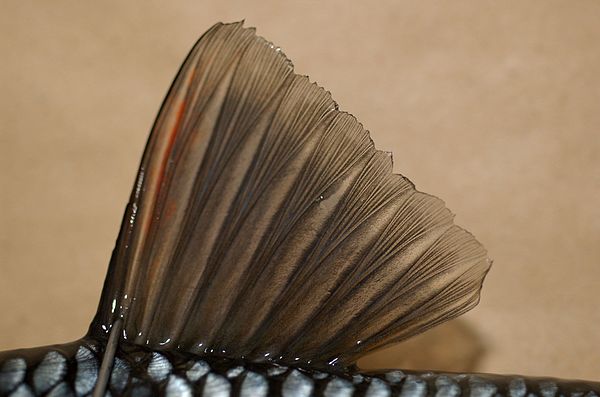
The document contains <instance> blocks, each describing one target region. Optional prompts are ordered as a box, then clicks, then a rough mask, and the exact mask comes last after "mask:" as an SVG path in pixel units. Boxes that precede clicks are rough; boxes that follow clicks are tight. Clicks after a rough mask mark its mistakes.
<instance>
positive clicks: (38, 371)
mask: <svg viewBox="0 0 600 397" xmlns="http://www.w3.org/2000/svg"><path fill="white" fill-rule="evenodd" d="M104 346H105V342H103V341H97V340H94V339H91V338H84V339H81V340H79V341H76V342H73V343H69V344H64V345H54V346H47V347H41V348H33V349H22V350H15V351H10V352H4V353H2V354H0V395H1V396H10V397H17V396H20V397H23V396H42V395H46V396H78V397H80V396H91V394H92V391H93V389H94V387H95V385H96V381H97V379H98V372H99V368H100V363H101V361H102V354H103V349H104ZM599 391H600V383H597V382H586V381H565V380H558V379H552V378H526V377H521V376H500V375H488V374H457V373H436V372H415V371H401V370H393V371H388V372H367V373H362V372H360V371H359V370H358V369H356V368H346V369H339V368H338V369H333V368H331V369H329V370H327V369H323V370H320V369H315V368H310V367H308V368H302V367H297V366H294V365H284V364H281V363H277V362H274V361H265V362H248V361H245V360H244V359H241V358H238V359H234V358H228V357H219V356H210V355H206V356H198V355H194V354H189V353H181V352H176V351H152V350H149V349H144V348H142V347H140V346H136V345H130V344H121V346H120V347H119V351H118V352H117V354H116V355H115V358H114V364H113V366H112V369H111V375H110V378H109V382H108V387H107V392H106V395H107V396H135V397H144V396H148V397H149V396H158V395H164V396H169V397H175V396H182V397H186V396H204V397H209V396H211V397H266V396H283V397H308V396H323V397H350V396H355V397H359V396H365V397H386V396H387V397H391V396H402V397H426V396H431V397H433V396H438V397H441V396H447V397H458V396H473V397H496V396H509V397H527V396H528V397H534V396H540V397H559V396H564V397H569V396H572V397H597V396H598V394H599Z"/></svg>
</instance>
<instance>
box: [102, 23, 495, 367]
mask: <svg viewBox="0 0 600 397" xmlns="http://www.w3.org/2000/svg"><path fill="white" fill-rule="evenodd" d="M489 266H490V261H489V260H488V258H487V255H486V251H485V249H484V248H483V247H482V246H481V245H480V244H479V243H478V242H477V241H476V240H475V239H474V238H473V236H471V235H470V234H469V233H467V232H466V231H464V230H462V229H460V228H459V227H457V226H455V225H453V221H452V214H451V213H450V212H449V211H448V210H447V209H446V208H445V206H444V204H443V202H442V201H441V200H439V199H437V198H435V197H432V196H429V195H427V194H424V193H421V192H419V191H417V190H415V188H414V186H413V184H412V183H411V182H410V181H408V179H406V178H404V177H403V176H400V175H395V174H393V173H392V160H391V157H390V156H389V155H388V154H385V153H383V152H381V151H377V150H375V148H374V146H373V143H372V141H371V139H370V138H369V135H368V132H367V131H365V130H364V129H363V127H362V125H361V124H360V123H358V122H357V121H356V119H355V118H354V117H353V116H351V115H350V114H347V113H344V112H341V111H339V110H338V109H337V105H336V103H335V102H334V101H333V100H332V99H331V96H330V94H329V93H328V92H326V91H325V90H323V89H322V88H320V87H318V86H317V85H316V84H314V83H311V82H310V81H309V80H308V78H307V77H305V76H300V75H297V74H295V73H294V71H293V66H292V63H291V62H290V61H289V60H288V59H287V58H286V56H285V55H284V54H283V53H282V52H281V50H280V49H279V48H277V47H275V46H273V44H271V43H269V42H267V41H265V40H264V39H262V38H261V37H258V36H256V35H255V32H254V30H253V29H247V28H244V27H242V24H241V23H233V24H217V25H215V26H214V27H212V28H211V29H210V30H209V31H208V32H206V33H205V34H204V35H203V36H202V37H201V38H200V40H199V41H198V42H197V43H196V45H195V46H194V47H193V49H192V50H191V52H190V54H189V55H188V57H187V59H186V60H185V62H184V64H183V66H182V67H181V69H180V71H179V73H178V75H177V77H176V79H175V81H174V82H173V85H172V86H171V89H170V90H169V93H168V94H167V97H166V98H165V100H164V103H163V105H162V108H161V110H160V112H159V115H158V117H157V120H156V122H155V124H154V127H153V129H152V132H151V135H150V138H149V140H148V143H147V146H146V149H145V152H144V155H143V158H142V161H141V165H140V169H139V172H138V177H137V180H136V183H135V185H134V188H133V192H132V194H131V198H130V201H129V204H128V205H127V208H126V212H125V216H124V220H123V223H122V227H121V231H120V234H119V238H118V241H117V245H116V248H115V251H114V253H113V257H112V260H111V264H110V268H109V271H108V275H107V278H106V281H105V285H104V289H103V293H102V298H101V301H100V305H99V308H98V313H97V314H96V317H95V319H94V322H93V323H92V325H91V329H90V333H91V334H92V335H104V334H106V333H107V332H109V330H110V327H111V325H112V324H113V323H114V322H115V321H116V320H117V319H118V318H122V319H123V320H122V326H123V335H122V337H123V338H125V339H127V340H128V341H129V342H131V343H135V344H139V345H144V346H148V347H150V348H153V349H159V350H179V351H184V352H191V353H197V354H212V355H224V356H228V357H244V358H246V359H249V360H254V361H261V360H277V361H281V362H288V363H296V364H298V365H307V366H315V367H322V366H326V365H328V364H329V365H342V366H347V365H350V364H352V363H354V362H355V361H356V360H357V359H358V357H360V356H362V355H364V354H366V353H367V352H369V351H371V350H373V349H377V348H380V347H383V346H385V345H387V344H389V343H393V342H397V341H400V340H402V339H405V338H408V337H410V336H413V335H415V334H417V333H419V332H422V331H424V330H426V329H428V328H430V327H432V326H435V325H437V324H439V323H441V322H443V321H446V320H449V319H451V318H454V317H456V316H458V315H460V314H462V313H464V312H466V311H467V310H469V309H471V308H472V307H474V306H475V305H476V304H477V302H478V300H479V291H480V289H481V284H482V281H483V279H484V277H485V274H486V272H487V271H488V269H489Z"/></svg>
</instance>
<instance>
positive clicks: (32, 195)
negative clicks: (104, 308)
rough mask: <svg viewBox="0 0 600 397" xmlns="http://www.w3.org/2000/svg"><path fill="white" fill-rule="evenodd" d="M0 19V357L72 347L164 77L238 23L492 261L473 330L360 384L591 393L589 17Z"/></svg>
mask: <svg viewBox="0 0 600 397" xmlns="http://www.w3.org/2000/svg"><path fill="white" fill-rule="evenodd" d="M0 7H1V11H0V22H1V25H0V27H1V32H0V33H1V35H0V44H1V46H2V48H1V54H2V61H1V63H0V81H1V82H2V90H1V91H0V102H1V103H0V109H1V110H0V112H1V117H0V119H1V133H2V136H1V161H2V163H1V166H2V168H1V170H2V171H1V177H2V181H1V182H2V184H1V188H2V194H1V200H2V202H1V205H0V211H1V217H2V219H1V236H0V238H1V244H2V246H1V250H0V252H1V261H0V350H3V349H11V348H17V347H28V346H34V345H41V344H50V343H59V342H64V341H68V340H73V339H75V338H78V337H80V336H81V335H82V334H83V333H84V332H85V330H86V328H87V324H88V323H89V321H90V320H91V318H92V316H93V313H94V311H95V308H96V304H97V299H98V297H99V293H100V288H101V285H102V280H103V278H104V273H105V270H106V265H107V263H108V259H109V256H110V252H111V249H112V246H113V243H114V240H115V238H116V233H117V229H118V226H119V223H120V217H121V215H122V211H123V208H124V204H125V202H126V200H127V197H128V195H129V191H130V186H131V184H132V181H133V177H134V175H135V171H136V167H137V163H138V161H139V158H140V155H141V151H142V148H143V145H144V143H145V139H146V136H147V132H148V130H149V128H150V126H151V124H152V121H153V118H154V116H155V114H156V112H157V110H158V106H159V105H160V103H161V100H162V97H163V95H164V94H165V92H166V89H167V88H168V86H169V84H170V81H171V79H172V78H173V76H174V74H175V72H176V70H177V68H178V67H179V64H180V62H181V61H182V60H183V57H184V56H185V55H186V52H187V51H188V49H189V48H190V46H191V45H192V44H193V42H194V41H195V40H196V39H197V37H198V36H199V35H200V34H201V33H203V32H204V31H205V30H206V29H208V28H209V27H210V26H211V25H212V24H213V23H215V22H218V21H235V20H240V19H246V25H251V26H256V27H257V28H258V32H259V34H261V35H263V36H265V37H267V38H268V39H269V40H272V41H274V42H275V43H276V44H277V45H279V46H281V47H282V48H283V49H284V50H285V52H286V54H287V55H288V56H289V57H290V58H291V59H292V60H293V61H294V63H295V65H296V70H297V71H298V72H299V73H302V74H308V75H310V76H311V78H312V79H313V80H316V81H317V82H319V83H320V84H321V85H323V86H324V87H326V88H327V89H328V90H330V91H331V92H332V93H333V96H334V98H335V99H336V100H337V101H338V103H339V104H340V107H341V108H342V109H344V110H347V111H349V112H351V113H353V114H355V115H356V116H357V117H358V119H359V120H361V121H362V122H363V123H364V125H365V126H366V127H367V128H368V129H370V131H372V136H373V138H374V140H375V142H376V145H377V146H378V148H380V149H384V150H389V151H392V152H394V154H395V170H396V171H397V172H400V173H402V174H404V175H406V176H408V177H409V178H411V180H412V181H413V182H415V184H416V185H417V187H418V188H419V189H420V190H423V191H426V192H429V193H432V194H435V195H437V196H439V197H441V198H443V199H444V200H445V201H446V203H447V205H448V206H449V208H450V209H452V210H453V211H454V212H455V213H456V214H457V218H456V219H457V222H458V223H459V224H461V225H463V226H465V227H466V228H468V229H469V230H470V231H472V232H473V233H474V234H475V235H476V236H477V237H478V238H479V239H480V240H481V241H482V242H483V243H484V244H485V245H486V247H487V248H488V250H489V252H490V256H491V257H492V258H493V259H494V261H495V262H494V266H493V269H492V271H491V272H490V274H489V276H488V279H487V281H486V283H485V286H484V291H483V296H482V300H481V303H480V305H479V306H478V307H477V308H476V309H475V310H473V311H472V312H471V313H469V314H468V315H466V316H464V317H463V319H462V320H458V321H453V322H450V323H449V324H448V325H445V326H443V327H441V328H440V329H438V330H435V331H431V332H429V333H426V334H424V335H423V336H420V337H417V338H416V339H415V340H414V341H411V342H409V343H407V344H406V345H405V346H399V347H395V348H392V349H389V350H388V351H385V352H383V353H380V354H378V355H377V357H374V358H370V359H369V360H367V363H366V364H365V365H370V366H386V367H393V366H397V365H411V366H416V367H419V366H421V367H424V366H430V367H432V368H436V369H453V370H477V371H488V372H500V373H523V374H537V375H540V374H544V375H551V376H559V377H573V378H590V379H598V378H600V297H599V294H600V292H599V291H600V210H599V208H600V205H599V204H600V158H599V156H600V131H599V128H600V22H599V21H600V2H598V1H595V0H590V1H503V2H495V1H454V2H438V1H425V2H407V1H372V2H367V1H355V2H349V1H329V2H321V1H314V2H313V1H306V2H293V3H292V2H283V1H265V2H254V1H239V2H227V1H206V2H201V1H197V2H191V1H190V2H157V1H126V2H118V1H104V2H101V3H95V2H82V1H52V2H48V1H42V0H40V1H37V2H36V1H6V0H5V1H3V2H2V4H1V6H0Z"/></svg>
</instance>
